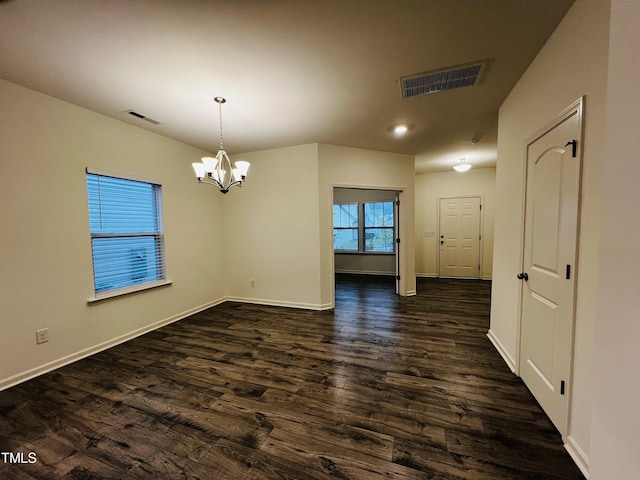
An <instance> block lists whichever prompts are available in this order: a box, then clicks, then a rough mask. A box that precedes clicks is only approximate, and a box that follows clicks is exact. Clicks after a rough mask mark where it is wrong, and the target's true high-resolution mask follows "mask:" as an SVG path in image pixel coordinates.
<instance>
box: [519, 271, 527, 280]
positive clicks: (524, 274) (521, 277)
mask: <svg viewBox="0 0 640 480" xmlns="http://www.w3.org/2000/svg"><path fill="white" fill-rule="evenodd" d="M518 280H524V281H525V282H526V281H528V280H529V275H528V274H527V272H522V273H519V274H518Z"/></svg>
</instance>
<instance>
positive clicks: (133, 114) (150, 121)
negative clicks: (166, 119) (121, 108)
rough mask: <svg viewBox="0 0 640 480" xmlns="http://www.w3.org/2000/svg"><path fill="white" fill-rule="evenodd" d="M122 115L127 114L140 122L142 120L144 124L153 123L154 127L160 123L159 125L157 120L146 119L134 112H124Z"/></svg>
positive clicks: (144, 116)
mask: <svg viewBox="0 0 640 480" xmlns="http://www.w3.org/2000/svg"><path fill="white" fill-rule="evenodd" d="M124 113H128V114H129V115H131V116H132V117H136V118H139V119H140V120H144V121H145V122H149V123H153V124H154V125H160V123H161V122H159V121H158V120H154V119H153V118H151V117H147V116H146V115H143V114H141V113H138V112H134V111H133V110H125V112H124Z"/></svg>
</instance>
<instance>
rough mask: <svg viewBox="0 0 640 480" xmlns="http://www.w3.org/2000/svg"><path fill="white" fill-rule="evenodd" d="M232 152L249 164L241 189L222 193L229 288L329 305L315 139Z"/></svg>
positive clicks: (250, 298) (272, 300) (254, 296)
mask: <svg viewBox="0 0 640 480" xmlns="http://www.w3.org/2000/svg"><path fill="white" fill-rule="evenodd" d="M232 158H233V160H234V161H238V160H247V161H249V162H250V163H251V167H250V169H249V175H248V176H247V181H246V184H245V185H244V186H243V187H242V189H241V190H238V189H235V190H231V191H230V192H229V193H228V194H227V195H226V196H225V199H224V215H225V223H224V230H225V236H226V252H225V253H226V254H227V257H226V259H227V263H226V269H225V280H226V285H227V294H228V296H229V297H230V298H231V299H233V300H240V301H244V302H255V303H263V304H274V305H284V306H292V307H302V308H312V309H322V308H328V305H324V304H323V303H322V301H321V299H320V226H319V225H320V224H319V220H318V218H319V217H318V208H319V207H318V148H317V145H316V144H310V145H302V146H296V147H287V148H278V149H273V150H264V151H260V152H251V153H246V154H238V155H232ZM221 253H222V252H221ZM252 279H253V280H255V287H251V286H250V281H251V280H252Z"/></svg>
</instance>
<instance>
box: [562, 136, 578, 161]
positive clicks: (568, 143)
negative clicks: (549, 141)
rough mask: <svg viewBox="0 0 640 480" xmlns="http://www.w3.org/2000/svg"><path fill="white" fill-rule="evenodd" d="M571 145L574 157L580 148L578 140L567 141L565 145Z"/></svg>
mask: <svg viewBox="0 0 640 480" xmlns="http://www.w3.org/2000/svg"><path fill="white" fill-rule="evenodd" d="M569 145H572V147H573V148H572V149H571V156H572V157H573V158H576V155H577V150H578V141H577V140H571V141H570V142H567V144H566V145H565V147H568V146H569Z"/></svg>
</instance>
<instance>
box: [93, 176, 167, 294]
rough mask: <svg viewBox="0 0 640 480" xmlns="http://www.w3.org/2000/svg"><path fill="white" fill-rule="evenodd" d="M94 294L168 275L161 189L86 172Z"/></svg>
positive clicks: (132, 286)
mask: <svg viewBox="0 0 640 480" xmlns="http://www.w3.org/2000/svg"><path fill="white" fill-rule="evenodd" d="M87 192H88V198H89V223H90V229H91V248H92V252H93V277H94V284H95V293H96V295H98V294H104V293H105V292H111V291H116V290H121V289H135V287H136V286H140V287H142V286H144V285H146V284H149V283H152V282H157V281H159V280H163V279H164V278H165V262H164V238H163V230H162V208H161V187H160V185H156V184H153V183H148V182H142V181H137V180H128V179H124V178H116V177H110V176H105V175H98V174H92V173H87Z"/></svg>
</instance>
